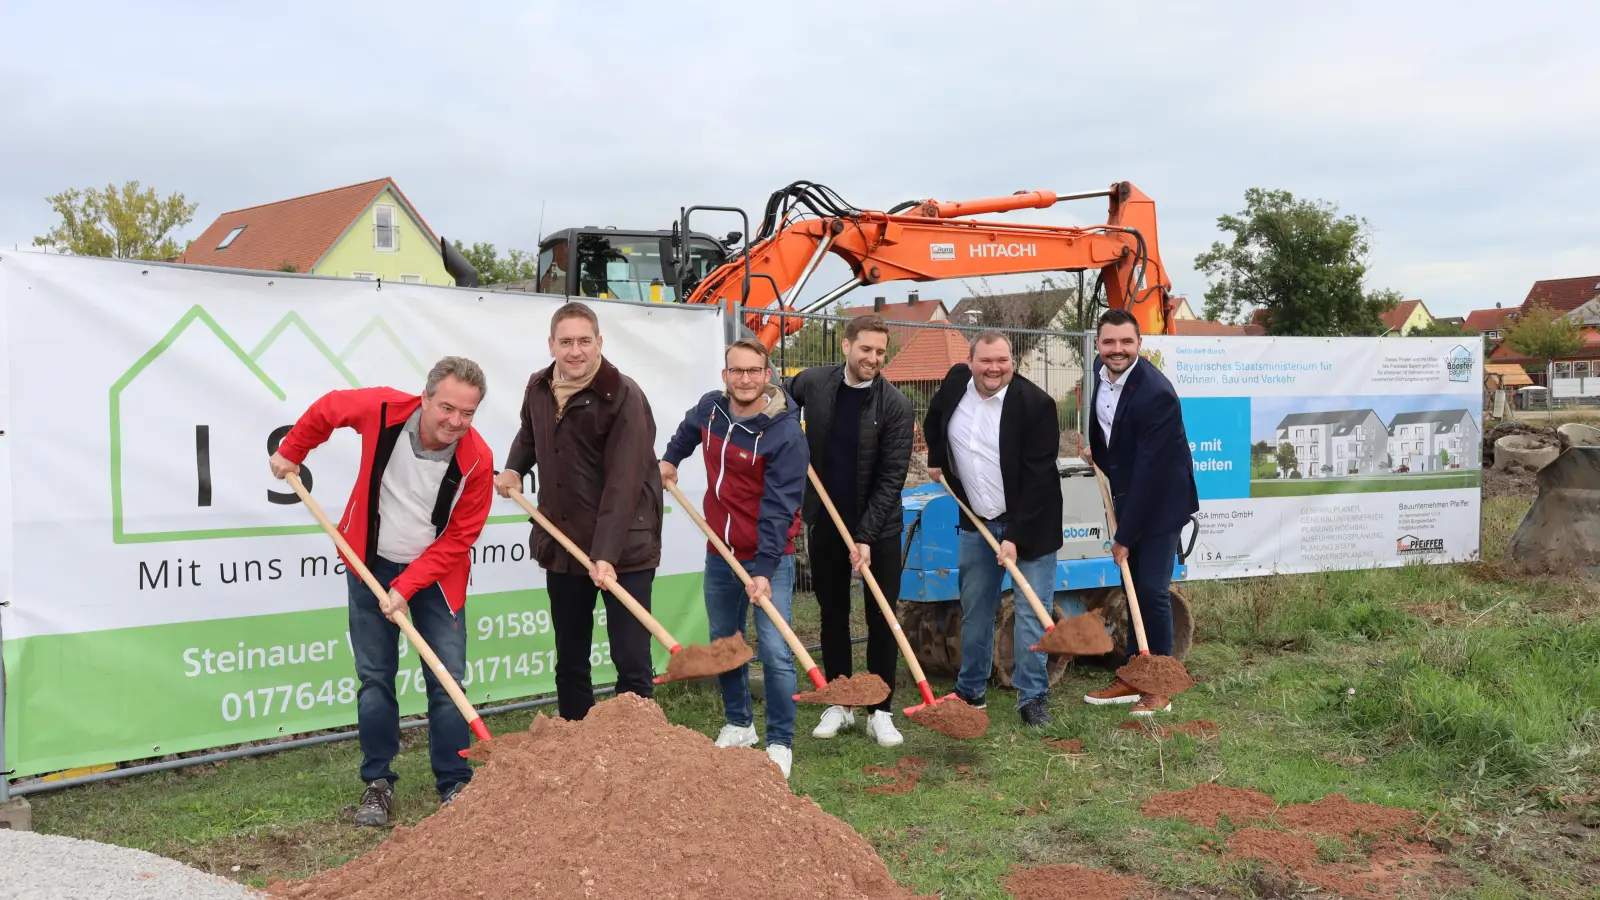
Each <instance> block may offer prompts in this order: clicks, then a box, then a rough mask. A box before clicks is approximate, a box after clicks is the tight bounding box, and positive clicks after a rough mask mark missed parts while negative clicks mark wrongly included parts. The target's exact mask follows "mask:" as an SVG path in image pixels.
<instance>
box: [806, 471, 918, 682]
mask: <svg viewBox="0 0 1600 900" xmlns="http://www.w3.org/2000/svg"><path fill="white" fill-rule="evenodd" d="M806 474H807V475H808V476H810V478H811V486H812V487H814V488H816V489H817V496H818V497H820V498H822V505H823V506H825V507H827V509H828V515H829V516H830V517H831V518H832V519H833V524H834V527H836V528H838V529H839V539H840V540H842V541H844V546H845V549H849V548H850V547H852V546H854V545H855V541H854V540H853V539H852V538H851V537H850V529H848V528H846V527H845V524H844V518H843V517H841V516H840V515H839V510H838V509H837V508H835V507H834V505H833V498H832V497H829V496H828V492H827V490H825V489H824V488H823V487H822V479H820V478H818V477H817V470H816V469H813V468H812V467H811V466H809V465H808V466H806ZM861 577H862V580H864V581H866V583H867V588H868V589H870V590H871V591H872V596H873V597H874V598H875V599H876V600H877V601H878V609H880V610H882V611H883V617H884V618H885V619H888V620H889V628H890V629H891V630H893V631H894V640H895V643H897V644H899V645H900V652H901V653H902V654H904V656H905V658H906V665H908V666H910V667H911V677H912V678H914V679H916V681H917V682H918V683H921V682H924V681H927V680H928V678H927V676H925V675H923V674H922V666H921V665H920V664H919V663H918V662H917V655H916V654H915V653H912V652H911V643H910V642H909V641H907V640H906V635H905V632H903V631H901V630H900V620H899V619H898V618H896V617H895V614H894V607H893V606H890V605H889V601H888V599H887V598H885V597H884V596H883V589H882V588H880V587H878V579H877V578H875V577H874V576H873V574H872V569H871V568H870V567H868V568H865V569H862V570H861Z"/></svg>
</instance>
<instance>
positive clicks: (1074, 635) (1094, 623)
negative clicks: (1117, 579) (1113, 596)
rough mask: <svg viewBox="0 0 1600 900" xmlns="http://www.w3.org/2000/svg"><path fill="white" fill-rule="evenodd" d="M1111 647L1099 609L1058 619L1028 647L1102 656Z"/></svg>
mask: <svg viewBox="0 0 1600 900" xmlns="http://www.w3.org/2000/svg"><path fill="white" fill-rule="evenodd" d="M1114 646H1115V645H1114V644H1113V643H1112V641H1111V634H1110V633H1109V632H1107V631H1106V620H1105V619H1104V618H1103V617H1102V616H1101V615H1100V610H1098V609H1091V610H1089V611H1088V612H1086V613H1080V614H1078V615H1076V616H1073V617H1071V618H1069V619H1064V620H1062V621H1061V622H1057V623H1056V627H1054V628H1052V629H1050V630H1049V631H1047V632H1045V633H1044V637H1042V638H1040V639H1039V643H1037V644H1035V645H1033V647H1032V648H1030V649H1033V650H1041V651H1043V652H1045V653H1049V654H1051V655H1052V656H1103V655H1104V654H1107V653H1110V652H1111V650H1112V648H1113V647H1114Z"/></svg>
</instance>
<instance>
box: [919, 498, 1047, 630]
mask: <svg viewBox="0 0 1600 900" xmlns="http://www.w3.org/2000/svg"><path fill="white" fill-rule="evenodd" d="M939 483H940V484H941V485H944V489H945V491H946V492H947V493H949V495H950V499H952V500H954V501H956V505H957V506H959V507H961V511H962V512H964V513H966V514H967V518H968V519H971V520H972V524H974V525H976V526H978V533H979V534H982V535H983V539H984V540H986V541H988V542H989V546H990V547H993V548H994V553H995V555H996V556H999V555H1000V542H999V541H997V540H995V539H994V535H993V534H991V533H990V531H989V529H987V528H985V527H984V525H983V521H982V520H980V519H979V518H978V517H977V516H975V515H973V514H972V510H970V509H968V508H967V505H966V504H965V503H962V502H961V498H960V497H957V496H956V492H955V491H953V490H951V489H950V482H949V480H947V479H946V478H945V477H944V475H943V474H942V473H941V474H940V475H939ZM1005 564H1006V571H1007V572H1010V573H1011V583H1012V585H1013V586H1014V587H1016V588H1019V589H1021V591H1022V596H1024V597H1027V598H1028V605H1029V606H1031V607H1033V614H1034V615H1036V616H1038V617H1039V622H1040V624H1042V625H1044V630H1045V632H1046V633H1048V632H1050V631H1054V630H1055V627H1056V621H1055V619H1052V618H1051V617H1050V613H1049V611H1048V610H1046V609H1045V608H1044V604H1043V603H1041V602H1040V601H1039V595H1038V594H1035V593H1034V592H1033V585H1031V584H1029V583H1028V579H1026V578H1024V577H1022V570H1021V569H1018V568H1017V564H1016V563H1015V562H1013V561H1012V560H1010V559H1007V560H1006V561H1005Z"/></svg>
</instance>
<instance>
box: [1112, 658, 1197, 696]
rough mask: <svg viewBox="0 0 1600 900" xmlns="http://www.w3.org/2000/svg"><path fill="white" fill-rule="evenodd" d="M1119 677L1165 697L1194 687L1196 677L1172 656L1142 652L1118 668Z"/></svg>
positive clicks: (1143, 689) (1139, 687) (1148, 691)
mask: <svg viewBox="0 0 1600 900" xmlns="http://www.w3.org/2000/svg"><path fill="white" fill-rule="evenodd" d="M1117 677H1118V678H1120V679H1122V682H1123V683H1124V684H1128V685H1132V686H1133V687H1135V688H1137V689H1139V690H1140V691H1143V692H1144V693H1146V694H1160V695H1161V696H1163V697H1171V696H1172V695H1174V694H1181V693H1183V692H1184V691H1187V690H1188V689H1189V688H1192V687H1194V679H1193V678H1190V677H1189V672H1188V670H1187V669H1185V668H1184V667H1183V663H1181V662H1178V660H1177V659H1176V658H1174V657H1171V656H1147V655H1145V654H1143V653H1141V654H1139V655H1137V656H1135V657H1134V658H1132V659H1130V660H1128V664H1127V665H1125V666H1123V667H1122V668H1120V669H1118V670H1117Z"/></svg>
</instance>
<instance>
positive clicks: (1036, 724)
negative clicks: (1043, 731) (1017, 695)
mask: <svg viewBox="0 0 1600 900" xmlns="http://www.w3.org/2000/svg"><path fill="white" fill-rule="evenodd" d="M1017 712H1019V713H1021V714H1022V724H1024V725H1026V726H1028V727H1029V728H1043V727H1045V726H1046V725H1050V724H1053V723H1054V722H1055V719H1053V718H1051V717H1050V710H1049V709H1047V708H1046V706H1045V702H1044V699H1043V698H1040V699H1038V700H1029V701H1028V702H1027V703H1024V704H1022V708H1021V709H1019V710H1017Z"/></svg>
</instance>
